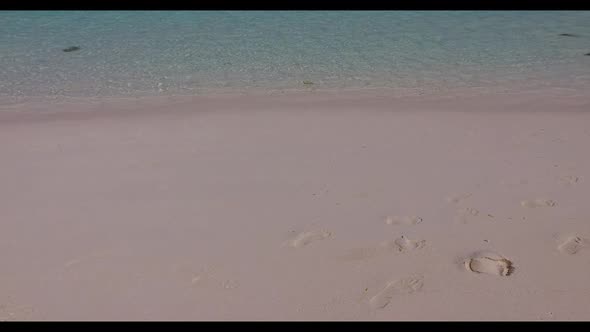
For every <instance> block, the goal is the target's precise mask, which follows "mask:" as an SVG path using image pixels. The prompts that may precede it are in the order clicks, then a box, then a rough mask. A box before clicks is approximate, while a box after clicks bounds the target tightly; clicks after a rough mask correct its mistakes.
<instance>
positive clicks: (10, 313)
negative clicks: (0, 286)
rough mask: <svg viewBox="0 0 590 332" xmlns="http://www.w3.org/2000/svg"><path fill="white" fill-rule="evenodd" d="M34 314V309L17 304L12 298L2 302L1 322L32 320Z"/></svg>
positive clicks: (0, 304) (0, 307) (0, 310)
mask: <svg viewBox="0 0 590 332" xmlns="http://www.w3.org/2000/svg"><path fill="white" fill-rule="evenodd" d="M33 313H34V310H33V307H31V306H27V305H18V304H15V303H14V302H12V299H11V298H8V299H7V300H3V301H1V302H0V322H5V321H25V320H31V319H33Z"/></svg>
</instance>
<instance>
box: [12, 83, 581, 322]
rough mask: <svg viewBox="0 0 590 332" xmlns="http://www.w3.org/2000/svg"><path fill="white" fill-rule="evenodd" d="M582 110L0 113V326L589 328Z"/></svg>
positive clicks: (237, 101) (101, 107) (288, 106)
mask: <svg viewBox="0 0 590 332" xmlns="http://www.w3.org/2000/svg"><path fill="white" fill-rule="evenodd" d="M589 110H590V96H588V95H586V96H584V95H575V96H572V95H567V94H565V93H562V92H559V91H558V92H555V91H553V90H552V91H547V92H536V93H532V92H531V93H521V94H510V93H495V94H491V95H485V94H482V95H478V96H473V97H469V96H461V97H459V96H457V97H446V98H442V97H436V98H435V97H408V98H393V97H389V96H388V95H387V93H382V94H373V95H366V94H363V93H358V94H355V93H347V94H344V95H342V94H340V95H339V94H329V93H319V92H318V93H300V94H288V95H283V96H281V95H275V96H235V97H227V96H224V97H217V98H214V97H205V96H201V97H178V98H166V97H159V98H154V99H153V100H152V99H149V98H147V97H146V98H143V99H127V100H114V101H104V100H101V101H98V100H92V101H90V100H83V99H82V100H76V101H71V102H62V103H56V104H52V105H47V104H45V103H42V102H39V103H27V104H21V105H13V106H3V107H2V109H1V110H0V157H1V160H2V162H1V163H0V165H1V169H0V184H1V186H0V224H1V225H2V228H1V229H2V231H1V232H0V266H2V269H1V273H0V320H588V319H590V311H589V308H590V286H589V280H590V204H588V197H590V155H589V154H588V151H589V144H588V143H589V142H590V128H589V127H588V124H589V123H590V112H588V111H589Z"/></svg>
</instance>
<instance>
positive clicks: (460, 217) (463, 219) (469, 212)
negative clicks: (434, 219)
mask: <svg viewBox="0 0 590 332" xmlns="http://www.w3.org/2000/svg"><path fill="white" fill-rule="evenodd" d="M477 215H479V210H478V209H474V208H461V209H458V210H457V214H456V216H455V220H456V221H457V222H460V223H463V224H466V223H467V218H468V217H470V216H471V217H476V216H477Z"/></svg>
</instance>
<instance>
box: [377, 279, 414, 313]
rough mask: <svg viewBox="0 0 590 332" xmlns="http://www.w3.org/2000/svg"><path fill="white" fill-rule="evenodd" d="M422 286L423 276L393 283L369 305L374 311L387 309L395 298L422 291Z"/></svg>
mask: <svg viewBox="0 0 590 332" xmlns="http://www.w3.org/2000/svg"><path fill="white" fill-rule="evenodd" d="M422 286H424V279H423V277H422V276H416V277H409V278H404V279H400V280H396V281H391V282H389V283H388V284H387V286H385V288H384V289H383V290H382V291H380V292H379V293H377V295H375V296H373V297H372V298H371V299H370V300H369V304H370V305H371V307H372V308H373V309H382V308H385V307H386V306H387V305H388V304H389V303H390V302H391V300H392V299H393V298H394V297H395V296H397V295H403V294H412V293H414V292H417V291H419V290H420V289H422Z"/></svg>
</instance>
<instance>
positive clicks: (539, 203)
mask: <svg viewBox="0 0 590 332" xmlns="http://www.w3.org/2000/svg"><path fill="white" fill-rule="evenodd" d="M520 205H521V206H522V207H525V208H539V207H549V206H555V205H557V202H555V201H554V200H550V199H533V200H524V201H522V202H520Z"/></svg>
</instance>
